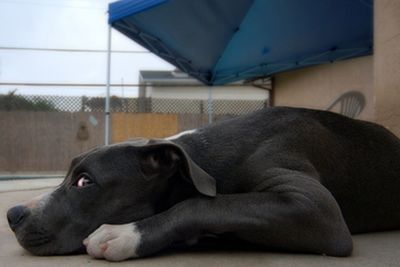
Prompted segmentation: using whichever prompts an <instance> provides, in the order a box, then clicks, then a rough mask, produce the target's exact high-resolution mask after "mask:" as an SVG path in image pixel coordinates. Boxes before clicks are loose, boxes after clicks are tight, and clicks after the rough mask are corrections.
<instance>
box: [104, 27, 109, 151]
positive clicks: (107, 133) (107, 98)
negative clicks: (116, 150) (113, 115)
mask: <svg viewBox="0 0 400 267" xmlns="http://www.w3.org/2000/svg"><path fill="white" fill-rule="evenodd" d="M110 83H111V25H108V47H107V88H106V101H105V126H104V127H105V129H104V144H105V145H108V144H109V143H110Z"/></svg>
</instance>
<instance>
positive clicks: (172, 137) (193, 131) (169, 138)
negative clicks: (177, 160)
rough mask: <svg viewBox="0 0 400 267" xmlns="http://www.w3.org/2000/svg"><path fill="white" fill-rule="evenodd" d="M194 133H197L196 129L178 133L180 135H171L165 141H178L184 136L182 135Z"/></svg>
mask: <svg viewBox="0 0 400 267" xmlns="http://www.w3.org/2000/svg"><path fill="white" fill-rule="evenodd" d="M196 131H197V129H193V130H188V131H184V132H180V133H178V134H176V135H173V136H170V137H167V138H165V140H175V139H178V138H179V137H181V136H184V135H189V134H194V133H195V132H196Z"/></svg>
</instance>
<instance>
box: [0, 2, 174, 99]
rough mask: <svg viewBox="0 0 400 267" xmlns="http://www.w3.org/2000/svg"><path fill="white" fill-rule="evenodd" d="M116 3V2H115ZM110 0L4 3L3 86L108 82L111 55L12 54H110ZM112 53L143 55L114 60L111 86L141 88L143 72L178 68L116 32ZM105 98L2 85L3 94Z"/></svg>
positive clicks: (131, 91) (0, 27)
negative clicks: (125, 85) (74, 50)
mask: <svg viewBox="0 0 400 267" xmlns="http://www.w3.org/2000/svg"><path fill="white" fill-rule="evenodd" d="M113 1H114V0H113ZM113 1H110V0H57V1H54V0H0V14H1V16H0V83H75V84H87V83H95V84H103V83H105V82H106V59H107V55H106V53H73V52H48V51H22V50H7V49H2V48H5V47H17V48H21V47H22V48H27V47H28V48H51V49H53V48H55V49H90V50H92V49H98V50H106V49H107V28H108V24H107V19H108V15H107V8H108V3H110V2H113ZM112 49H113V50H129V51H138V52H139V53H129V54H128V53H123V54H122V53H114V54H113V55H112V72H111V74H112V76H111V82H112V83H115V84H120V83H123V84H137V83H138V75H139V70H172V69H173V68H174V67H173V66H172V65H170V64H169V63H167V62H165V61H163V60H162V59H160V58H158V57H157V56H155V55H153V54H151V53H149V52H148V51H147V50H145V49H144V48H142V47H141V46H139V45H138V44H136V43H134V42H133V41H131V40H129V39H128V38H126V37H125V36H123V35H122V34H120V33H119V32H117V31H115V30H113V31H112ZM15 89H17V93H20V94H51V95H82V94H84V95H94V96H104V95H105V88H101V87H100V88H54V87H51V88H49V87H43V88H41V87H34V88H33V87H23V86H0V94H4V93H7V92H9V91H11V90H15ZM112 94H114V95H122V94H123V95H124V96H136V95H137V89H136V88H128V87H122V88H113V90H112Z"/></svg>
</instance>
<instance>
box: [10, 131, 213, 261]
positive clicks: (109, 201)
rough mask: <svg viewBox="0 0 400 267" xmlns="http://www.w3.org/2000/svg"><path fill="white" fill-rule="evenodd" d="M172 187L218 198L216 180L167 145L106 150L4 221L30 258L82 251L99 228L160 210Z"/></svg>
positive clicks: (74, 166)
mask: <svg viewBox="0 0 400 267" xmlns="http://www.w3.org/2000/svg"><path fill="white" fill-rule="evenodd" d="M171 185H173V186H174V187H181V185H182V188H186V189H188V190H189V191H190V190H193V192H195V193H196V192H197V193H199V194H203V195H207V196H215V194H216V186H215V180H214V179H213V178H212V177H211V176H209V175H208V174H207V173H206V172H205V171H204V170H202V169H201V168H200V167H199V166H197V165H196V164H195V163H194V162H193V161H192V160H191V159H190V157H189V156H188V155H187V153H186V152H185V151H184V150H183V149H182V148H181V147H180V146H178V145H176V144H174V143H172V142H170V141H165V140H145V139H143V140H137V141H133V142H129V143H121V144H116V145H111V146H105V147H101V148H97V149H94V150H92V151H89V152H87V153H85V154H82V155H80V156H78V157H76V158H75V159H74V160H73V161H72V163H71V166H70V169H69V172H68V174H67V175H66V177H65V179H64V181H63V182H62V183H61V185H60V186H58V187H57V188H56V190H55V191H53V192H52V193H49V194H46V195H42V196H39V197H37V198H35V199H33V200H31V201H28V202H26V203H23V204H21V205H18V206H15V207H13V208H11V209H10V210H9V211H8V213H7V217H8V221H9V224H10V227H11V229H12V230H13V231H14V232H15V235H16V237H17V239H18V241H19V243H20V244H21V245H22V246H23V247H24V248H25V249H27V250H28V251H30V252H31V253H33V254H36V255H54V254H68V253H74V252H79V251H80V250H82V252H83V248H84V247H83V246H82V241H83V239H85V238H86V237H87V236H88V235H89V234H90V233H91V232H93V231H94V230H95V229H96V228H98V227H99V226H100V225H102V224H104V223H108V224H122V223H128V222H134V221H138V220H141V219H143V218H146V217H149V216H152V215H154V214H155V213H157V212H159V207H160V203H162V202H166V201H165V199H168V198H169V199H170V197H171V196H168V194H171V192H169V191H171ZM175 194H176V192H175ZM164 204H165V203H164ZM166 208H167V207H166Z"/></svg>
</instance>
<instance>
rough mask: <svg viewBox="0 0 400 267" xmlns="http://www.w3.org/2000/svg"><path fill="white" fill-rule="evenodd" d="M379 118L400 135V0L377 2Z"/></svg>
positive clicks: (375, 61) (375, 85)
mask: <svg viewBox="0 0 400 267" xmlns="http://www.w3.org/2000/svg"><path fill="white" fill-rule="evenodd" d="M374 16H375V19H374V28H375V29H374V88H375V98H376V103H375V116H376V121H377V122H378V123H380V124H382V125H384V126H386V127H387V128H389V129H390V130H391V131H392V132H394V133H395V134H397V136H400V0H375V1H374Z"/></svg>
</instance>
